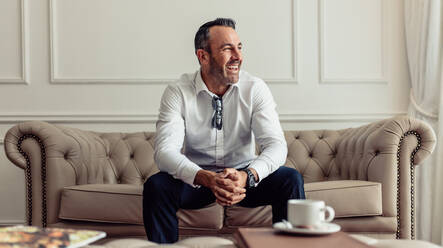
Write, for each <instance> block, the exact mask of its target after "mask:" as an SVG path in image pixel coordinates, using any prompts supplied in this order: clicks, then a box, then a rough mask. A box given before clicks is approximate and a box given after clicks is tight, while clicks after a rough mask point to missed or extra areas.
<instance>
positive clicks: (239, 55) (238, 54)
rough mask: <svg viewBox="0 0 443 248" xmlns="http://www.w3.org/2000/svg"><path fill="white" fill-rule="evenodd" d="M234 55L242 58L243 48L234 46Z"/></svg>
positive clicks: (238, 58) (237, 58)
mask: <svg viewBox="0 0 443 248" xmlns="http://www.w3.org/2000/svg"><path fill="white" fill-rule="evenodd" d="M232 57H233V58H234V59H236V60H242V53H241V50H240V49H238V48H234V52H233V53H232Z"/></svg>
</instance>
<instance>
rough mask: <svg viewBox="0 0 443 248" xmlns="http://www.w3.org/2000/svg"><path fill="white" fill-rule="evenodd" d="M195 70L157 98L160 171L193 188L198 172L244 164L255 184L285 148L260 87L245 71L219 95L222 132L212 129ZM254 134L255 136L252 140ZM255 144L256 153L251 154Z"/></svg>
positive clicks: (279, 161)
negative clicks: (254, 174)
mask: <svg viewBox="0 0 443 248" xmlns="http://www.w3.org/2000/svg"><path fill="white" fill-rule="evenodd" d="M213 96H215V94H214V93H212V92H210V91H209V90H208V88H207V87H206V85H205V83H204V82H203V80H202V77H201V75H200V71H197V72H195V73H190V74H183V75H182V76H181V77H180V79H179V80H178V81H177V82H176V83H174V84H172V85H169V86H168V87H167V88H166V89H165V91H164V93H163V96H162V100H161V103H160V113H159V117H158V121H157V132H156V139H155V154H154V158H155V162H156V163H157V166H158V168H159V169H160V171H164V172H168V173H169V174H170V175H172V176H173V177H174V178H178V179H181V180H182V181H184V182H186V183H188V184H190V185H192V186H195V185H194V184H193V183H194V178H195V175H196V174H197V171H199V170H201V169H206V170H211V171H221V170H223V169H224V168H228V167H231V168H236V169H241V168H244V167H246V166H248V164H249V167H250V168H254V169H255V170H256V171H257V174H258V177H259V181H261V180H263V179H264V178H265V177H267V176H268V175H269V174H271V173H272V172H274V171H275V170H277V168H278V167H279V166H281V165H283V164H284V163H285V161H286V155H287V152H288V148H287V145H286V141H285V138H284V135H283V131H282V129H281V126H280V122H279V120H278V114H277V112H276V110H275V107H276V104H275V102H274V99H273V98H272V95H271V92H270V90H269V88H268V86H267V85H266V83H265V82H264V81H263V80H261V79H259V78H257V77H254V76H252V75H250V74H249V73H247V72H245V71H240V75H239V81H238V82H237V83H235V84H232V85H231V86H230V87H229V89H228V90H227V91H226V93H225V94H224V95H223V97H222V101H223V128H222V129H221V130H218V129H217V128H214V127H212V125H211V123H212V122H211V121H212V117H213V115H214V109H213V107H212V97H213ZM254 136H255V138H254ZM255 141H256V142H257V143H258V144H259V145H260V150H261V151H262V152H261V154H260V155H258V156H257V155H256V153H255Z"/></svg>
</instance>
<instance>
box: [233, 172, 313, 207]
mask: <svg viewBox="0 0 443 248" xmlns="http://www.w3.org/2000/svg"><path fill="white" fill-rule="evenodd" d="M303 184H304V183H303V177H302V176H301V174H300V173H299V172H298V171H297V170H295V169H293V168H289V167H285V166H281V167H279V168H278V169H277V170H276V171H274V172H273V173H271V174H270V175H269V176H267V177H266V178H265V179H263V180H262V181H261V182H260V183H259V184H258V185H257V187H255V188H251V189H247V190H246V197H245V199H243V200H242V201H241V202H240V203H239V205H240V206H243V207H258V206H264V205H273V204H274V203H281V201H282V200H286V199H283V198H287V197H288V196H289V197H290V198H301V199H304V198H305V196H304V185H303ZM294 187H297V188H299V189H301V190H300V192H302V193H301V196H290V195H291V194H292V192H293V190H292V189H293V188H294ZM291 191H292V192H291Z"/></svg>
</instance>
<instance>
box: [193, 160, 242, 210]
mask: <svg viewBox="0 0 443 248" xmlns="http://www.w3.org/2000/svg"><path fill="white" fill-rule="evenodd" d="M246 179H247V174H246V172H244V171H238V170H236V169H234V168H226V169H224V170H223V171H222V172H219V173H216V172H212V171H207V170H200V171H198V172H197V175H196V176H195V180H194V182H195V184H199V185H203V186H205V187H207V188H209V189H211V191H212V193H214V196H215V198H216V202H217V203H218V204H220V205H222V206H231V205H234V204H236V203H239V202H240V201H242V200H243V199H244V198H245V197H246V189H245V185H246Z"/></svg>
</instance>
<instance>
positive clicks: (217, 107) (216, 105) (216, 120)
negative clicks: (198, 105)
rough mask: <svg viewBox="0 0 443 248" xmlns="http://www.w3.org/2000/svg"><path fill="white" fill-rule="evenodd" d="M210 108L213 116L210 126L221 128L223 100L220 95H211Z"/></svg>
mask: <svg viewBox="0 0 443 248" xmlns="http://www.w3.org/2000/svg"><path fill="white" fill-rule="evenodd" d="M212 108H213V109H214V116H212V127H213V128H217V129H218V130H221V129H222V127H223V101H222V99H221V97H218V96H214V97H212Z"/></svg>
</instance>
